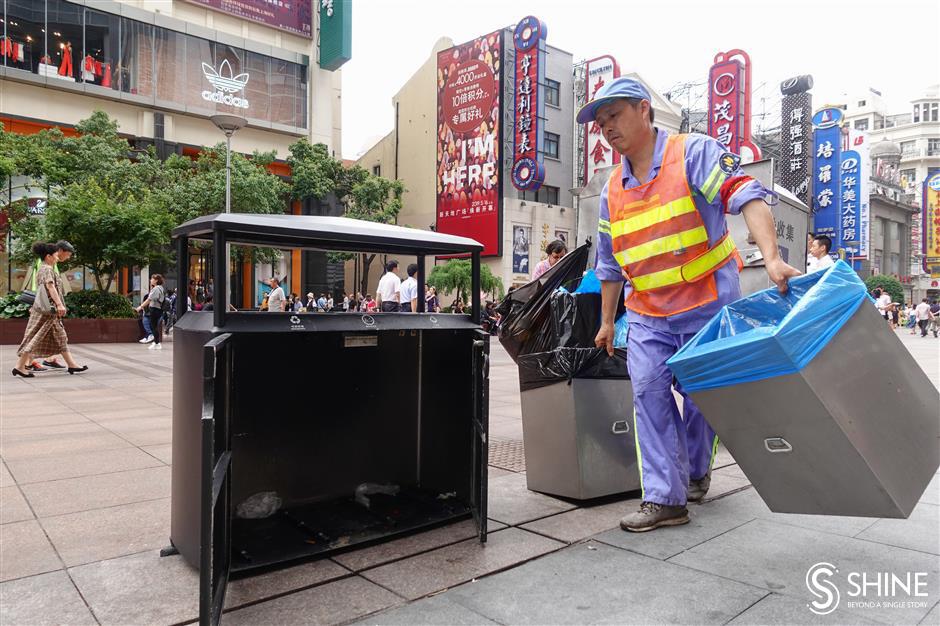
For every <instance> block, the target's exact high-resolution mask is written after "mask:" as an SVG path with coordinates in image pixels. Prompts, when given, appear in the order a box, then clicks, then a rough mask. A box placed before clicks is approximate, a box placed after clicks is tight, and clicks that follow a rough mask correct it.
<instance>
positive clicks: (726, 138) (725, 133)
mask: <svg viewBox="0 0 940 626" xmlns="http://www.w3.org/2000/svg"><path fill="white" fill-rule="evenodd" d="M739 59H740V60H739ZM708 134H709V135H710V136H712V137H714V138H715V139H717V140H718V141H719V142H720V143H721V144H722V145H724V146H725V148H727V149H728V150H729V151H731V152H733V153H735V154H738V155H741V160H742V162H744V163H751V162H753V161H757V160H759V159H760V150H759V149H758V148H757V146H756V145H754V143H753V142H752V141H751V59H750V57H749V56H748V54H747V53H746V52H744V51H743V50H737V49H735V50H729V51H728V52H719V53H718V54H716V55H715V58H714V63H713V65H712V67H711V69H710V70H709V72H708Z"/></svg>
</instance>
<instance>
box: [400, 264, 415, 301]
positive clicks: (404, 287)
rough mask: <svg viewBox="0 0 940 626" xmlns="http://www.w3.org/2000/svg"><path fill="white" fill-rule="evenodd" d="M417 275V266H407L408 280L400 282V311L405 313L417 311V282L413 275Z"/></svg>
mask: <svg viewBox="0 0 940 626" xmlns="http://www.w3.org/2000/svg"><path fill="white" fill-rule="evenodd" d="M417 273H418V264H417V263H412V264H411V265H409V266H408V278H406V279H405V280H403V281H401V292H400V295H399V297H400V300H401V310H402V311H404V312H406V313H415V312H417V310H418V281H417V280H416V279H415V274H417Z"/></svg>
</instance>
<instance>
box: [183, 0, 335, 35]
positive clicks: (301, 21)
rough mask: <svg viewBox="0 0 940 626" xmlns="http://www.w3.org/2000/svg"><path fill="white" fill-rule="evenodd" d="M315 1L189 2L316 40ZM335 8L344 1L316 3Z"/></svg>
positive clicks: (189, 0) (333, 0) (320, 0)
mask: <svg viewBox="0 0 940 626" xmlns="http://www.w3.org/2000/svg"><path fill="white" fill-rule="evenodd" d="M312 1H313V0H186V2H189V3H190V4H198V5H200V6H204V7H206V8H208V9H212V10H214V11H220V12H222V13H228V14H229V15H234V16H235V17H240V18H242V19H246V20H251V21H253V22H258V23H260V24H264V25H265V26H271V27H273V28H279V29H280V30H286V31H288V32H290V33H294V34H295V35H302V36H304V37H313V26H312V24H313V9H312ZM316 1H317V2H324V4H329V5H330V6H331V7H332V6H333V5H334V3H338V2H342V0H316Z"/></svg>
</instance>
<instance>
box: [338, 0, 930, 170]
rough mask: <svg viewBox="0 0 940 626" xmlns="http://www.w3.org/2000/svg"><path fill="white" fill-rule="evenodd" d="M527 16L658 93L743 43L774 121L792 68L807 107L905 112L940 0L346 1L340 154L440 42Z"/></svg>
mask: <svg viewBox="0 0 940 626" xmlns="http://www.w3.org/2000/svg"><path fill="white" fill-rule="evenodd" d="M529 14H532V15H535V16H536V17H538V18H540V19H541V20H542V21H543V22H545V24H546V25H547V27H548V39H547V41H548V43H549V44H551V45H553V46H555V47H558V48H561V49H563V50H567V51H568V52H571V53H572V54H573V56H574V59H575V61H576V62H577V61H579V60H583V59H590V58H593V57H596V56H600V55H602V54H612V55H613V56H614V57H615V58H616V59H617V61H618V63H619V64H620V68H621V71H622V72H624V73H627V72H631V71H635V72H638V73H639V74H640V75H642V76H643V77H644V78H645V79H646V80H647V81H649V82H650V83H651V85H652V87H653V88H655V89H657V90H658V91H660V92H661V93H662V92H665V91H667V90H668V89H670V88H671V87H673V86H674V85H676V84H677V83H679V82H700V81H704V80H705V79H706V78H707V76H708V68H709V67H710V66H711V64H712V59H713V57H714V55H715V53H717V52H719V51H722V52H723V51H726V50H729V49H732V48H740V49H743V50H744V51H746V52H747V53H748V54H749V55H750V57H751V63H752V82H753V85H754V95H753V97H752V105H751V106H752V113H754V114H755V115H756V114H759V113H760V112H761V105H762V101H761V98H762V97H763V98H766V100H765V101H764V102H763V104H764V106H765V107H766V108H767V112H768V113H775V114H777V115H778V116H779V99H780V90H779V83H780V81H782V80H784V79H785V78H789V77H791V76H795V75H797V74H812V76H813V79H814V81H815V87H814V88H813V90H812V93H813V106H814V108H816V107H818V106H820V105H822V104H823V103H824V102H837V101H838V102H843V101H847V100H848V97H854V96H855V95H861V94H864V93H865V92H867V91H868V88H869V87H874V88H875V89H878V90H879V91H881V92H882V94H884V98H885V101H886V103H887V106H888V112H889V113H903V112H906V111H908V110H910V105H909V101H910V100H912V99H914V98H916V97H919V96H920V95H922V94H923V92H924V91H925V89H926V87H927V86H929V85H931V84H936V83H937V82H940V36H938V27H940V2H937V0H890V1H889V0H883V1H881V2H872V1H870V0H854V1H852V0H790V1H786V2H784V1H779V0H766V1H765V0H750V1H740V0H727V1H722V2H718V1H716V0H701V1H698V2H696V1H693V0H685V1H681V0H621V1H619V2H614V1H602V0H568V1H563V0H539V1H538V2H534V1H533V2H518V1H513V0H495V1H494V0H462V1H459V2H458V1H455V0H421V1H418V0H355V2H354V3H353V54H352V56H353V58H352V60H351V61H349V62H348V63H346V65H344V66H343V154H344V156H345V157H346V158H354V157H355V156H357V155H359V154H361V153H362V152H363V151H364V150H365V149H366V148H368V147H369V146H370V145H371V144H372V143H374V141H375V140H377V139H378V138H380V137H382V136H384V135H385V134H386V133H388V132H389V131H390V130H392V127H393V123H394V116H393V110H392V105H391V98H392V96H393V95H394V94H395V93H396V92H397V91H398V90H399V89H400V88H401V86H402V85H403V84H404V83H405V81H407V80H408V78H409V77H410V76H411V75H412V74H413V73H414V72H415V71H416V70H417V68H418V67H419V66H420V65H421V63H423V62H424V61H425V60H426V59H427V58H428V56H429V55H430V53H431V48H432V46H433V45H434V43H435V41H437V39H438V38H439V37H443V36H446V37H450V38H451V39H453V40H454V42H455V43H462V42H464V41H468V40H470V39H473V38H474V37H477V36H479V35H482V34H485V33H488V32H491V31H494V30H497V29H498V28H500V27H502V26H507V25H510V24H514V23H516V22H517V21H518V20H519V19H521V18H522V17H525V16H526V15H529ZM824 21H828V22H829V23H831V24H832V25H831V26H829V27H828V28H827V29H826V31H825V32H824V31H823V30H822V29H821V28H819V27H818V26H814V25H813V24H814V22H817V23H822V22H824ZM842 42H845V44H843V43H842ZM849 45H851V50H850V48H849ZM843 49H844V50H846V52H842V50H843ZM850 54H854V58H853V57H851V56H850ZM760 86H762V89H758V88H759V87H760ZM698 89H699V90H701V91H704V86H703V87H700V88H698ZM768 119H769V116H768ZM754 127H755V124H752V128H754Z"/></svg>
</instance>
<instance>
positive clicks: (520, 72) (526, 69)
mask: <svg viewBox="0 0 940 626" xmlns="http://www.w3.org/2000/svg"><path fill="white" fill-rule="evenodd" d="M545 35H546V32H545V24H543V23H542V22H541V21H540V20H539V19H538V18H537V17H533V16H531V15H530V16H528V17H524V18H522V20H521V21H520V22H519V23H518V24H517V25H516V29H515V31H513V36H512V41H513V45H514V46H515V49H516V63H515V71H514V78H513V89H514V90H515V94H516V97H515V102H514V107H513V110H514V112H515V118H514V119H515V133H514V139H515V140H514V141H513V161H512V184H513V185H514V186H515V188H516V189H519V190H520V191H538V190H539V188H540V187H541V186H542V183H543V182H544V181H545V165H544V164H543V163H542V140H543V137H542V135H543V133H542V120H543V119H544V118H545V103H544V101H543V98H541V97H540V95H541V94H540V93H539V87H540V86H541V85H542V84H544V82H545Z"/></svg>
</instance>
